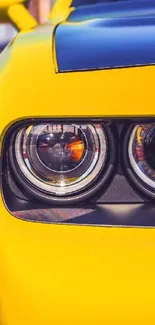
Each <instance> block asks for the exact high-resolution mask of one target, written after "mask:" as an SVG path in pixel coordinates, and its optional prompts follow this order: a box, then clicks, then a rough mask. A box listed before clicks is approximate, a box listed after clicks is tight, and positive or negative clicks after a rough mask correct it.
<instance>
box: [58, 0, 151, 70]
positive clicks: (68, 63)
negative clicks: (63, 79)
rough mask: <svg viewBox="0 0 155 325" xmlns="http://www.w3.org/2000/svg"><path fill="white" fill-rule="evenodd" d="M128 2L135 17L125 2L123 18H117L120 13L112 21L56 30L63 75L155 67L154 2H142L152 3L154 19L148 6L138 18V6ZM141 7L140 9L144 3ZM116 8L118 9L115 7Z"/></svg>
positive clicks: (84, 22) (97, 20) (69, 25)
mask: <svg viewBox="0 0 155 325" xmlns="http://www.w3.org/2000/svg"><path fill="white" fill-rule="evenodd" d="M129 2H130V5H131V3H132V5H133V6H131V7H130V10H131V11H132V13H134V14H133V15H132V17H131V15H130V16H129V8H128V9H127V8H125V4H127V2H126V3H125V4H124V5H123V10H124V11H123V15H124V16H122V14H121V17H117V16H119V13H118V11H115V17H112V18H103V17H102V18H101V17H100V18H99V17H96V18H93V19H91V20H82V21H81V22H80V23H75V22H71V21H68V22H66V23H64V24H62V25H60V26H59V27H58V28H57V30H56V53H57V61H58V70H59V71H60V72H61V71H77V70H92V69H107V68H115V67H127V66H139V65H140V66H141V65H152V64H155V1H146V2H144V1H142V2H143V3H145V6H146V3H147V4H148V3H151V5H152V3H153V5H154V9H153V10H152V14H151V15H150V14H148V10H149V9H148V6H146V10H144V8H143V9H142V7H140V6H139V11H138V12H139V15H136V14H135V7H134V4H135V2H134V3H133V1H128V3H129ZM122 3H123V2H122ZM138 3H139V5H140V3H141V2H140V1H138ZM114 5H115V8H116V4H114ZM112 6H113V4H111V7H112ZM94 7H95V6H94ZM112 8H113V7H112ZM102 10H103V5H102ZM119 10H120V3H119ZM136 11H137V9H136ZM125 12H126V14H127V13H128V17H127V16H126V14H125ZM140 12H141V15H140ZM104 13H105V12H104ZM100 15H101V12H100ZM69 20H70V18H69Z"/></svg>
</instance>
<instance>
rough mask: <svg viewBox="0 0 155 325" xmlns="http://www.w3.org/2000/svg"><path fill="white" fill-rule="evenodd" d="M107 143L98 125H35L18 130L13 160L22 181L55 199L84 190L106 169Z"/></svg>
mask: <svg viewBox="0 0 155 325" xmlns="http://www.w3.org/2000/svg"><path fill="white" fill-rule="evenodd" d="M107 156H108V139H107V135H106V132H105V130H104V128H103V126H102V125H100V124H83V125H78V124H67V123H63V124H54V123H49V124H45V123H42V124H39V125H29V126H27V127H23V128H22V129H20V130H19V131H18V132H17V134H16V136H15V140H14V157H15V160H16V164H17V170H18V168H19V170H20V172H21V173H22V175H23V177H24V178H25V180H26V181H27V182H29V184H30V185H31V186H33V187H35V188H36V189H38V190H39V191H42V192H44V193H46V194H48V195H54V196H58V197H63V196H68V195H71V194H74V193H79V192H80V191H83V190H85V189H86V188H88V187H89V186H90V185H91V184H92V183H93V182H94V181H96V179H97V178H98V177H99V175H100V174H101V172H102V171H103V169H104V168H105V166H106V161H107Z"/></svg>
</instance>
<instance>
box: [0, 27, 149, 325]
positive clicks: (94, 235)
mask: <svg viewBox="0 0 155 325" xmlns="http://www.w3.org/2000/svg"><path fill="white" fill-rule="evenodd" d="M53 28H54V27H52V26H50V25H49V26H46V27H38V28H37V29H34V30H33V29H32V30H31V31H30V32H23V33H21V34H20V35H19V36H18V37H17V39H16V41H15V42H14V43H12V45H10V46H9V47H8V48H7V49H6V50H5V51H4V52H3V53H2V55H1V59H0V69H1V74H0V104H1V106H0V107H1V108H0V109H1V119H0V134H1V143H2V141H3V136H4V134H5V131H6V130H7V128H8V127H9V125H11V124H12V123H14V122H15V121H16V120H20V119H23V118H28V117H107V116H118V117H119V116H142V115H143V116H154V115H155V92H154V79H155V78H154V76H155V67H143V68H140V67H137V68H127V69H115V70H106V71H93V72H78V73H64V74H57V73H55V65H54V63H53V62H54V58H53V53H52V47H53V48H54V42H53V41H52V39H51V35H52V29H53ZM40 44H41V45H40ZM154 257H155V230H154V229H140V228H139V229H138V228H137V229H134V228H130V229H127V228H115V227H114V228H107V227H92V226H67V225H66V226H64V225H47V224H41V223H40V224H39V223H38V224H36V223H31V222H24V221H21V220H18V219H16V218H15V217H13V216H12V215H11V214H10V213H9V212H8V211H7V209H6V207H5V205H4V202H3V199H2V197H0V266H1V267H0V308H1V314H0V317H1V318H0V324H2V325H3V324H5V325H21V324H22V325H27V324H33V325H34V324H37V325H51V324H54V325H62V324H64V325H73V324H74V325H79V324H80V325H84V324H90V325H91V324H92V325H94V324H97V325H103V324H106V325H107V324H110V325H112V324H119V325H124V324H136V325H137V324H141V325H142V324H145V325H146V324H149V325H151V324H154V323H155V310H154V292H155V280H154V274H155V258H154Z"/></svg>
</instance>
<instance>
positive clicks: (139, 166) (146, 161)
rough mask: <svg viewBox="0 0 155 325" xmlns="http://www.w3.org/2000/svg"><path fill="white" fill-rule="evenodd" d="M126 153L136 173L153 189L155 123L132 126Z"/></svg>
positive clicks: (154, 184)
mask: <svg viewBox="0 0 155 325" xmlns="http://www.w3.org/2000/svg"><path fill="white" fill-rule="evenodd" d="M128 154H129V160H130V164H131V166H132V168H133V170H134V172H135V173H136V175H137V176H138V177H139V178H140V180H141V181H142V182H143V183H144V184H145V185H147V186H149V187H150V188H152V189H153V190H155V124H142V125H136V126H135V127H134V128H133V130H132V133H131V136H130V138H129V146H128Z"/></svg>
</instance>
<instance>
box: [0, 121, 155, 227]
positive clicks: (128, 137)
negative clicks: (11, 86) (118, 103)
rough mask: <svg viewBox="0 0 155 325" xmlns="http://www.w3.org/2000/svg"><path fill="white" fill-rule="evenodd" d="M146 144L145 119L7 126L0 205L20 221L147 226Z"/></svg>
mask: <svg viewBox="0 0 155 325" xmlns="http://www.w3.org/2000/svg"><path fill="white" fill-rule="evenodd" d="M144 131H145V132H144ZM141 138H142V139H141ZM140 139H141V140H142V141H141V147H140V146H139V143H140V142H139V140H140ZM154 142H155V119H153V118H149V119H145V118H126V119H124V118H119V119H116V118H106V119H103V118H97V119H91V120H90V119H74V120H73V119H37V118H36V119H27V120H22V121H20V122H16V123H13V124H12V126H11V127H10V128H8V131H7V132H6V133H5V136H4V138H3V145H2V194H3V199H4V201H5V205H6V206H7V208H8V209H9V211H10V212H11V213H12V214H13V215H15V216H16V217H19V218H20V219H24V220H32V221H41V222H50V223H53V222H54V223H55V222H61V223H62V222H63V223H64V222H67V223H80V224H81V223H84V224H100V225H101V224H104V225H130V226H133V225H136V226H142V225H145V226H146V225H152V224H153V225H155V218H154V213H155V187H154V179H155V178H154V177H155V174H154V170H155V158H154ZM137 143H138V145H137ZM132 156H133V157H132ZM131 157H132V158H133V160H134V161H135V163H134V164H133V160H132V159H131ZM142 158H143V160H140V161H141V169H140V170H141V172H142V174H140V176H139V174H138V173H137V168H139V165H140V164H139V159H142ZM146 162H147V167H148V170H147V171H146ZM135 166H138V167H136V168H135ZM142 166H143V169H142ZM146 173H147V175H146ZM143 174H144V175H145V176H147V180H148V179H149V180H151V181H152V182H153V186H150V184H149V182H147V181H145V180H146V178H143ZM146 209H147V213H146Z"/></svg>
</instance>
